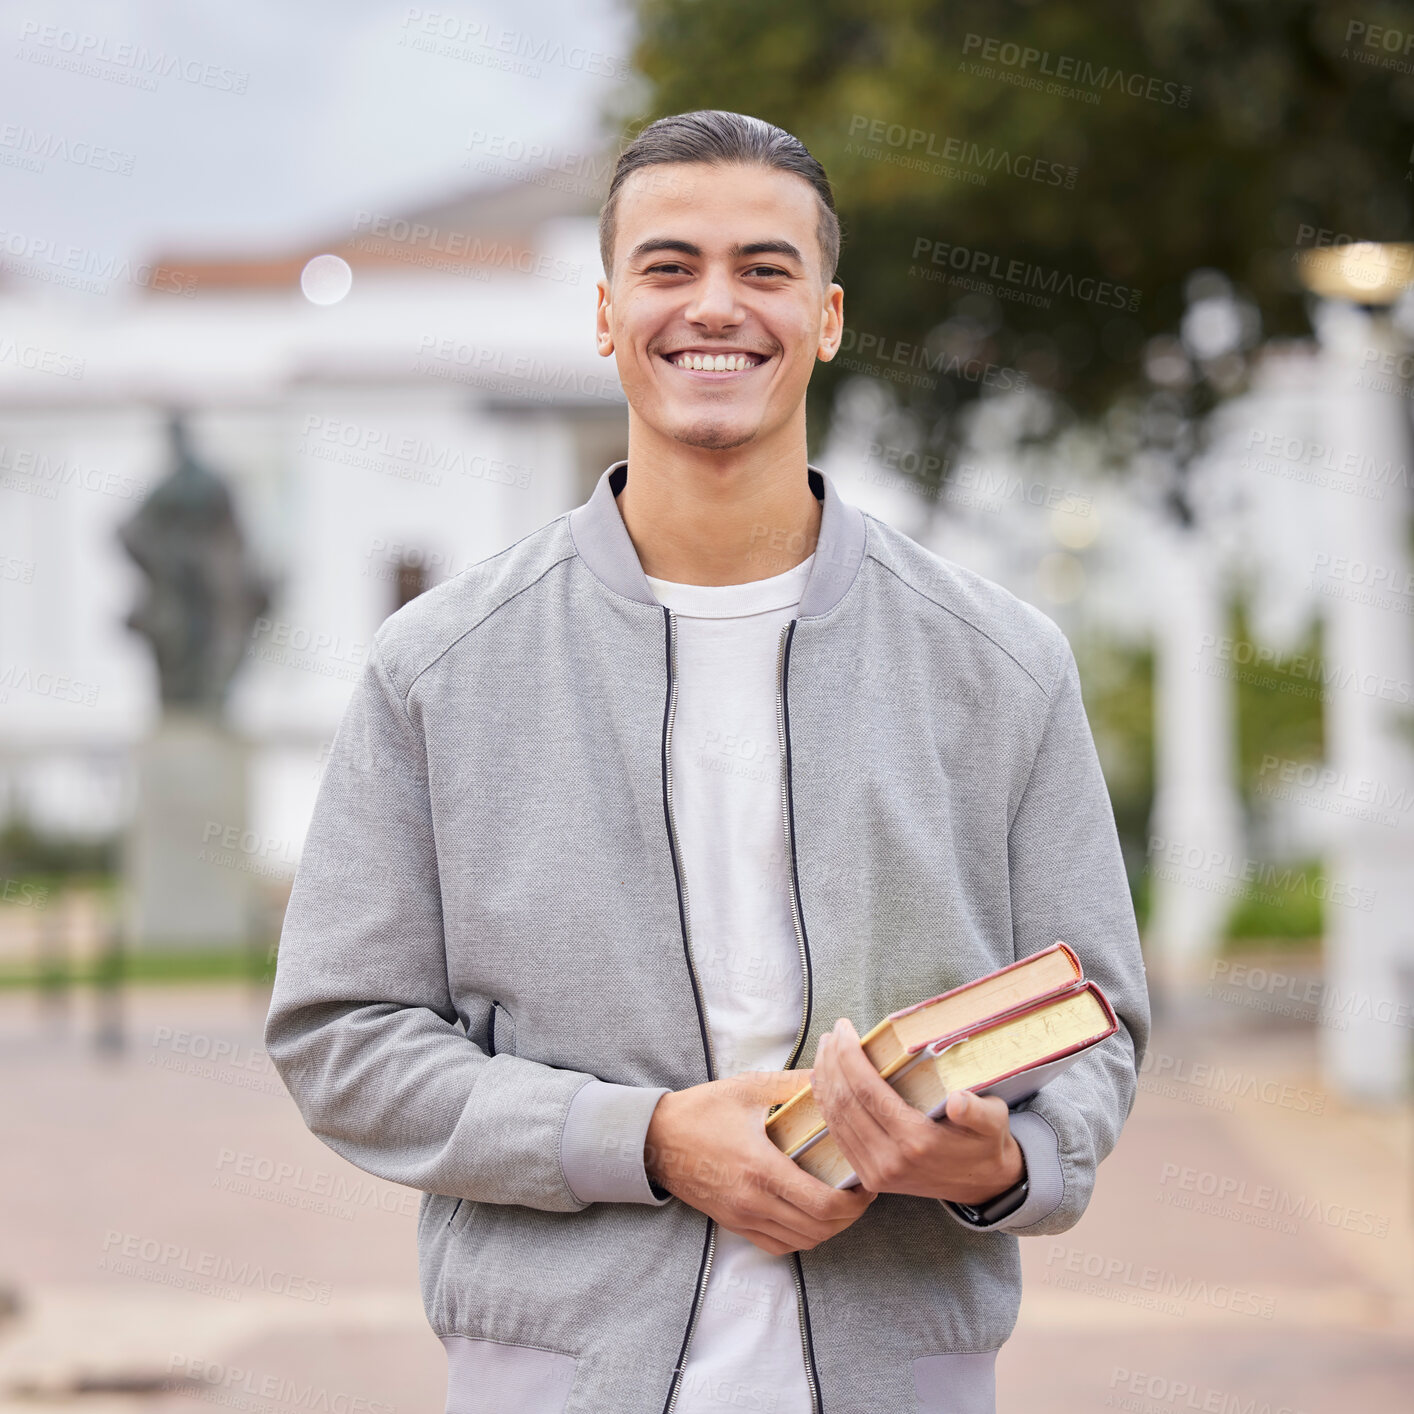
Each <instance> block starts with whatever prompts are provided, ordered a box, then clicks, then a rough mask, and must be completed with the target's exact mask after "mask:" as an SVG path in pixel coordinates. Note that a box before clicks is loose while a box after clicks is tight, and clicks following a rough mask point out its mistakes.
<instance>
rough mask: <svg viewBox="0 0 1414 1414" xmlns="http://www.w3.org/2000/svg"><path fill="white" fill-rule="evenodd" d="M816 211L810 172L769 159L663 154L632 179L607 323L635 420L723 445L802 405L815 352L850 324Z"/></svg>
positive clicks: (827, 354)
mask: <svg viewBox="0 0 1414 1414" xmlns="http://www.w3.org/2000/svg"><path fill="white" fill-rule="evenodd" d="M818 211H819V208H818V204H817V199H816V196H815V192H814V189H813V188H812V187H811V186H810V184H809V182H807V181H806V180H805V179H804V178H803V177H798V176H796V175H794V174H793V173H790V172H781V171H776V170H774V169H771V168H768V167H761V166H759V165H748V166H736V165H734V166H711V165H708V164H705V163H696V162H694V163H662V164H658V165H655V166H651V167H645V168H643V169H641V170H640V171H637V172H635V173H634V174H633V175H632V176H631V177H629V178H628V180H627V181H626V182H625V183H624V186H623V188H622V190H621V191H620V193H619V204H618V212H617V231H616V234H615V238H614V253H613V262H614V264H613V271H612V275H613V281H612V292H611V287H610V285H609V284H608V283H606V282H605V281H603V280H600V281H599V282H598V291H599V311H598V321H597V323H598V336H599V352H600V353H601V354H604V355H608V354H610V353H612V354H613V355H614V358H615V361H616V362H617V364H618V370H619V379H620V381H621V382H622V384H623V388H624V393H625V395H626V396H627V398H628V401H629V405H630V407H631V408H632V409H633V412H634V413H635V414H636V415H637V417H639V418H641V419H642V420H643V421H644V422H646V423H647V424H648V425H649V426H651V427H653V428H654V429H655V430H657V431H659V432H661V433H662V434H663V435H664V436H666V437H670V438H672V439H673V440H675V441H678V442H683V443H686V444H687V445H689V446H693V447H707V448H715V449H726V448H729V447H739V446H742V445H744V444H746V443H749V442H752V441H755V440H759V439H761V438H763V437H764V436H766V435H767V434H769V433H771V432H773V431H775V430H777V429H779V428H781V427H782V426H784V425H785V424H787V423H788V422H789V421H790V420H791V419H792V418H795V417H799V416H801V415H802V414H801V408H802V404H803V403H804V399H805V389H806V385H807V384H808V383H809V381H810V374H811V372H812V371H813V370H814V367H815V360H816V359H817V358H821V359H825V360H827V361H828V360H829V359H831V358H833V357H834V354H835V350H836V348H838V346H839V340H840V334H841V331H842V328H843V322H842V312H841V311H842V308H843V301H844V291H843V290H842V289H841V288H840V286H839V285H836V284H829V285H826V284H825V283H824V278H823V274H824V272H823V270H822V268H821V264H820V246H819V242H818V240H817V238H816V227H817V223H818ZM719 355H721V356H724V357H725V359H726V362H727V367H725V368H720V369H719V368H718V367H717V366H716V364H717V358H718V356H719ZM709 358H710V359H711V360H712V365H713V366H712V367H711V368H710V369H709V368H708V367H706V364H707V361H708V359H709ZM694 365H696V366H694Z"/></svg>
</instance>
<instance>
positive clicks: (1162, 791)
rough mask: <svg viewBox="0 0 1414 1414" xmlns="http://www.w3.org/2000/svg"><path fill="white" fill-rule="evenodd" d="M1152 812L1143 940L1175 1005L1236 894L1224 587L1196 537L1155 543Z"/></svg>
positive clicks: (1232, 712) (1213, 946)
mask: <svg viewBox="0 0 1414 1414" xmlns="http://www.w3.org/2000/svg"><path fill="white" fill-rule="evenodd" d="M1153 555H1154V559H1153V567H1154V572H1155V574H1156V576H1157V577H1158V579H1159V584H1160V592H1159V593H1158V594H1157V595H1156V611H1155V612H1156V620H1155V654H1154V756H1155V759H1154V773H1155V780H1154V808H1153V812H1152V814H1151V816H1150V824H1149V842H1148V861H1147V863H1148V869H1149V888H1150V894H1149V897H1150V907H1149V922H1148V928H1147V930H1146V939H1147V941H1148V943H1149V953H1150V959H1151V963H1152V969H1151V970H1152V972H1153V974H1154V978H1155V981H1156V982H1157V983H1158V985H1159V986H1160V987H1161V988H1162V989H1163V992H1164V995H1165V996H1167V998H1168V999H1169V1000H1171V1001H1173V1002H1176V1003H1183V1002H1191V1001H1192V1000H1193V999H1194V998H1195V997H1196V996H1197V995H1199V994H1200V991H1201V989H1202V987H1203V985H1204V984H1205V983H1206V982H1207V981H1208V980H1209V978H1210V975H1211V963H1212V960H1213V959H1214V958H1215V957H1216V956H1217V953H1218V950H1219V948H1220V946H1221V944H1222V938H1223V930H1224V926H1225V924H1226V922H1227V917H1228V913H1229V912H1230V910H1231V909H1232V906H1233V904H1234V903H1235V902H1236V898H1237V894H1238V892H1239V891H1240V888H1241V885H1240V883H1238V882H1236V879H1237V876H1238V875H1239V874H1240V867H1241V854H1242V834H1243V832H1242V812H1241V804H1240V800H1239V797H1238V792H1237V777H1236V767H1235V765H1234V758H1235V754H1236V743H1235V737H1236V720H1237V718H1236V703H1235V698H1234V686H1233V683H1232V681H1231V679H1230V677H1229V676H1228V675H1227V673H1226V671H1225V670H1226V669H1227V668H1229V667H1230V663H1229V662H1228V660H1227V659H1225V658H1224V657H1222V656H1220V655H1218V654H1217V653H1216V652H1215V651H1214V647H1215V645H1216V644H1218V643H1220V642H1221V640H1222V639H1223V638H1224V637H1225V636H1227V633H1228V622H1227V614H1226V605H1227V600H1226V593H1225V583H1224V576H1223V574H1222V571H1221V568H1220V566H1219V564H1218V563H1217V560H1218V557H1217V554H1216V553H1215V552H1214V551H1213V550H1212V549H1211V547H1210V546H1209V545H1208V544H1207V543H1206V542H1205V540H1204V539H1203V538H1202V532H1201V530H1184V529H1180V528H1178V527H1166V528H1165V529H1164V530H1163V531H1162V532H1160V533H1158V534H1156V536H1155V539H1154V546H1153Z"/></svg>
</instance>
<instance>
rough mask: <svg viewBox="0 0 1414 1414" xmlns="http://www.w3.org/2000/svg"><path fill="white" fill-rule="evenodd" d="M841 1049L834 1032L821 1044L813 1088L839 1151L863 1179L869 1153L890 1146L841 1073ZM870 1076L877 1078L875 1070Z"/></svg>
mask: <svg viewBox="0 0 1414 1414" xmlns="http://www.w3.org/2000/svg"><path fill="white" fill-rule="evenodd" d="M856 1044H857V1043H856ZM841 1049H842V1047H841V1045H840V1042H839V1039H838V1037H837V1036H834V1035H831V1036H830V1037H829V1038H828V1039H827V1040H826V1041H825V1043H824V1044H823V1045H822V1046H821V1048H820V1059H819V1062H818V1063H817V1064H816V1066H815V1077H816V1079H815V1085H814V1090H815V1094H816V1096H817V1097H818V1099H819V1101H820V1108H821V1110H822V1111H823V1112H824V1115H825V1121H826V1123H827V1124H828V1125H829V1126H830V1133H831V1134H832V1135H834V1138H835V1142H836V1143H837V1144H838V1145H839V1147H840V1152H841V1153H843V1154H844V1156H845V1158H846V1159H848V1160H849V1165H850V1167H851V1168H852V1169H853V1170H854V1171H855V1173H856V1174H858V1175H859V1176H860V1178H861V1179H865V1178H866V1177H868V1176H869V1175H871V1174H872V1172H873V1168H872V1160H873V1156H875V1155H877V1154H879V1153H880V1152H881V1151H883V1150H884V1149H885V1148H887V1147H890V1146H891V1145H892V1140H891V1139H890V1137H889V1135H888V1133H887V1132H886V1131H885V1130H884V1129H883V1128H881V1127H880V1125H879V1123H878V1121H877V1120H875V1119H874V1118H873V1116H872V1115H870V1114H868V1113H866V1111H865V1107H864V1106H863V1105H862V1104H861V1103H860V1100H859V1098H858V1096H857V1094H856V1093H855V1090H854V1088H853V1085H852V1084H851V1081H850V1078H849V1077H848V1076H847V1075H846V1074H845V1073H844V1066H843V1064H842V1062H841V1058H840V1056H839V1054H838V1052H839V1051H840V1050H841ZM866 1063H867V1061H866ZM874 1078H875V1079H876V1080H878V1074H877V1072H876V1073H875V1077H874ZM879 1083H880V1084H884V1083H885V1082H883V1081H880V1082H879ZM894 1098H895V1100H896V1099H897V1096H894Z"/></svg>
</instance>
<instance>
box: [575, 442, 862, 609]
mask: <svg viewBox="0 0 1414 1414" xmlns="http://www.w3.org/2000/svg"><path fill="white" fill-rule="evenodd" d="M807 472H808V475H809V477H810V489H811V491H813V492H814V493H815V499H816V500H817V501H820V502H821V503H822V505H821V510H820V536H819V539H818V541H817V542H816V546H815V561H814V563H813V564H812V565H811V567H810V577H809V578H808V579H807V580H806V581H805V589H804V591H803V593H802V594H801V599H800V617H801V618H809V617H812V616H815V615H819V614H827V613H829V611H830V610H831V609H833V608H834V607H835V605H836V604H838V603H839V602H840V600H841V599H843V598H844V596H845V594H846V592H847V591H848V590H849V587H850V585H851V584H853V583H854V579H855V575H856V574H857V573H858V572H859V566H860V563H861V561H862V560H863V558H864V535H865V528H864V516H863V513H862V512H861V511H860V510H859V508H858V507H857V506H852V505H850V504H848V503H847V502H845V501H842V500H841V499H840V496H839V493H838V491H836V490H835V484H834V482H833V481H831V480H830V478H829V477H828V476H826V475H825V473H824V472H823V471H821V470H820V469H819V468H818V467H814V466H807ZM627 481H628V462H627V460H625V461H617V462H614V463H613V465H612V466H609V467H607V468H606V469H605V470H604V472H603V473H602V475H601V476H600V477H599V480H598V482H597V483H596V485H595V487H594V493H593V494H592V495H591V496H590V498H589V499H588V500H587V501H586V502H585V503H584V504H583V505H582V506H578V507H576V508H575V509H574V510H573V511H571V512H570V517H569V525H570V536H571V538H572V539H573V541H574V547H575V549H576V550H577V551H578V553H579V556H580V558H581V559H582V560H583V561H584V562H585V564H587V565H588V566H589V568H590V570H591V571H592V572H593V573H594V574H595V576H596V577H597V578H598V579H600V580H602V581H603V583H604V584H606V585H607V586H608V587H609V588H610V589H612V590H613V591H614V592H615V593H616V594H622V595H623V596H624V597H625V598H627V599H634V600H637V601H638V602H639V603H641V604H651V605H653V606H654V607H655V608H657V607H658V598H657V596H656V595H655V594H654V593H653V591H652V589H650V588H649V585H648V581H647V579H646V578H645V577H644V574H643V566H642V565H641V564H640V563H639V560H638V551H637V550H635V549H634V546H633V541H632V539H631V538H630V537H629V533H628V527H627V526H625V525H624V519H623V516H622V515H621V514H620V512H619V503H618V500H617V499H616V498H617V496H618V494H619V492H620V491H622V490H623V488H624V486H625V485H626V484H627Z"/></svg>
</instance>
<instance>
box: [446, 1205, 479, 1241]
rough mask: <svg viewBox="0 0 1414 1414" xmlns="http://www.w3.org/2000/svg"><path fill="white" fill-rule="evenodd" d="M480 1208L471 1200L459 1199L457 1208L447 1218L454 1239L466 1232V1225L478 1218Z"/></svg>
mask: <svg viewBox="0 0 1414 1414" xmlns="http://www.w3.org/2000/svg"><path fill="white" fill-rule="evenodd" d="M479 1206H480V1205H479V1204H477V1203H474V1202H472V1200H471V1199H470V1198H458V1199H457V1201H456V1206H455V1207H454V1208H453V1209H452V1211H451V1213H450V1214H449V1215H448V1217H447V1226H448V1227H449V1228H450V1229H451V1231H452V1235H453V1236H454V1237H455V1236H457V1235H458V1234H460V1233H462V1232H465V1231H466V1225H467V1224H468V1223H469V1222H470V1221H471V1220H472V1218H474V1217H475V1216H476V1210H477V1208H478V1207H479Z"/></svg>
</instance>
